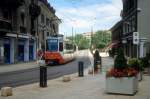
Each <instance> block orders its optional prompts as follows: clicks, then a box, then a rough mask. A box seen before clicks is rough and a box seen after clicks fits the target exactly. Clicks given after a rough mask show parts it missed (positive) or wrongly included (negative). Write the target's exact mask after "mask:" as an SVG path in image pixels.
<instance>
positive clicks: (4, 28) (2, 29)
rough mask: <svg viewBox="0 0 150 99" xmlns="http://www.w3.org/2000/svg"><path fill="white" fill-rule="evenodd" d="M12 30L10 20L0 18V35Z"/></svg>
mask: <svg viewBox="0 0 150 99" xmlns="http://www.w3.org/2000/svg"><path fill="white" fill-rule="evenodd" d="M11 31H12V25H11V21H9V20H6V19H2V18H0V35H5V34H6V33H8V32H11Z"/></svg>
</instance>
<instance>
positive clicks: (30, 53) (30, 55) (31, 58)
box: [29, 45, 34, 60]
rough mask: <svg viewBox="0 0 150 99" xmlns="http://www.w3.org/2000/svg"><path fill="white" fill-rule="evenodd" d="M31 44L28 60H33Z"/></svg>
mask: <svg viewBox="0 0 150 99" xmlns="http://www.w3.org/2000/svg"><path fill="white" fill-rule="evenodd" d="M33 54H34V53H33V45H30V46H29V59H30V60H33Z"/></svg>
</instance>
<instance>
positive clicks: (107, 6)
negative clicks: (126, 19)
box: [48, 0, 122, 35]
mask: <svg viewBox="0 0 150 99" xmlns="http://www.w3.org/2000/svg"><path fill="white" fill-rule="evenodd" d="M48 1H49V2H50V4H51V5H52V6H53V7H54V8H55V9H56V15H57V16H58V17H59V18H60V19H62V23H61V24H60V30H59V32H60V33H61V34H63V33H66V34H67V35H71V32H72V27H74V32H75V31H76V32H77V33H83V32H90V31H91V27H93V30H94V31H96V30H106V29H110V28H111V27H112V26H113V25H114V24H115V23H116V22H117V21H119V20H120V19H121V18H120V11H121V9H122V0H48Z"/></svg>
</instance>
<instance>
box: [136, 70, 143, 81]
mask: <svg viewBox="0 0 150 99" xmlns="http://www.w3.org/2000/svg"><path fill="white" fill-rule="evenodd" d="M142 76H143V73H142V72H139V73H138V75H137V77H138V81H142V78H143V77H142Z"/></svg>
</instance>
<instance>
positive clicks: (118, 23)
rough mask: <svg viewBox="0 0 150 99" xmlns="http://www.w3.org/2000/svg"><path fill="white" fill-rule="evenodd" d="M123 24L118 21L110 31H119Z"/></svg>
mask: <svg viewBox="0 0 150 99" xmlns="http://www.w3.org/2000/svg"><path fill="white" fill-rule="evenodd" d="M122 23H123V21H122V20H120V21H118V22H117V23H116V24H115V25H114V26H113V27H112V28H111V29H110V31H113V30H115V29H117V28H118V27H119V26H121V25H122Z"/></svg>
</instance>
